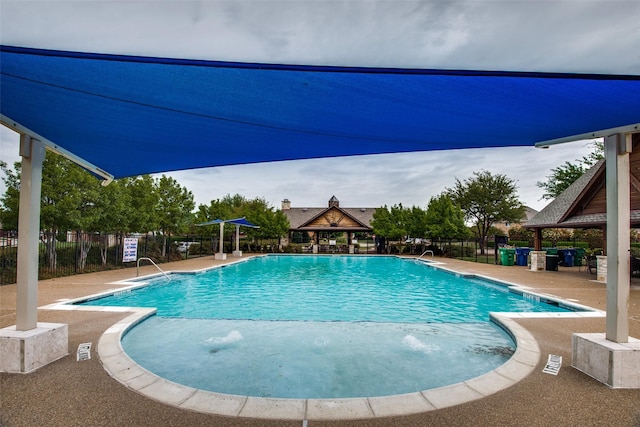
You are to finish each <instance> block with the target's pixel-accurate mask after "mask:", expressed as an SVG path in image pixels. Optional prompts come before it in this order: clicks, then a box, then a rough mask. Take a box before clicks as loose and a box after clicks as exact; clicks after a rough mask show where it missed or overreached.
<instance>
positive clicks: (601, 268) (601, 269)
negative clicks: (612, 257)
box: [596, 255, 607, 283]
mask: <svg viewBox="0 0 640 427" xmlns="http://www.w3.org/2000/svg"><path fill="white" fill-rule="evenodd" d="M596 259H597V262H598V264H597V265H598V266H597V274H596V280H597V281H598V282H603V283H607V256H606V255H598V256H597V257H596Z"/></svg>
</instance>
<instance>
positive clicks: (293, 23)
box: [0, 0, 640, 210]
mask: <svg viewBox="0 0 640 427" xmlns="http://www.w3.org/2000/svg"><path fill="white" fill-rule="evenodd" d="M638 16H640V2H637V1H596V0H582V1H579V0H571V1H558V0H556V1H542V0H539V1H526V0H518V1H487V0H475V1H466V2H457V1H402V0H396V1H364V0H361V1H337V0H336V1H268V0H265V1H201V2H195V1H159V2H158V1H156V2H152V1H127V2H125V1H100V0H85V1H56V0H52V1H30V0H26V1H22V0H21V1H13V0H2V1H0V43H2V44H6V45H15V46H25V47H35V48H45V49H61V50H72V51H84V52H99V53H115V54H127V55H143V56H159V57H173V58H190V59H208V60H221V61H243V62H266V63H288V64H305V65H342V66H373V67H376V66H377V67H396V68H403V67H407V68H444V69H470V70H506V71H555V72H580V73H610V74H640V49H638V46H640V19H638ZM589 142H590V141H578V142H572V143H567V144H561V145H557V146H552V147H551V148H549V149H546V150H543V149H537V148H534V147H507V148H483V149H466V150H446V149H443V150H441V151H431V152H417V153H402V154H382V155H371V156H355V157H342V158H328V159H314V160H298V161H285V162H273V163H262V164H251V165H239V166H225V167H217V168H207V169H197V170H189V171H179V172H171V173H167V175H169V176H172V177H174V178H175V179H176V180H177V181H178V182H179V183H180V184H181V185H182V186H184V187H186V188H187V189H189V190H190V191H192V192H193V194H194V197H195V201H196V204H197V205H199V204H208V203H209V202H210V201H211V200H214V199H219V198H222V197H224V196H225V195H227V194H241V195H243V196H245V197H247V198H254V197H261V198H264V199H265V200H267V202H269V203H270V204H271V205H272V206H274V207H276V208H279V207H280V204H281V201H282V200H283V199H289V200H290V201H291V205H292V207H320V206H326V205H327V201H328V200H329V198H330V197H331V196H333V195H335V196H336V197H337V198H338V199H339V200H340V202H341V206H344V207H378V206H382V205H385V204H386V205H393V204H397V203H402V204H403V205H405V206H412V205H416V206H421V207H426V205H427V203H428V202H429V199H430V198H431V197H434V196H436V195H438V194H440V193H441V192H442V191H444V190H445V189H446V188H450V187H452V186H453V185H455V182H456V179H459V180H461V181H463V180H465V179H467V178H470V177H471V176H472V175H473V173H474V172H479V171H481V170H487V171H489V172H491V173H493V174H504V175H506V176H507V177H509V178H511V179H513V180H515V181H516V185H517V187H518V195H519V198H520V200H521V201H522V202H523V203H524V204H525V205H527V206H530V207H532V208H534V209H536V210H540V209H542V208H543V207H544V206H545V205H546V204H547V203H548V202H547V201H545V200H542V194H543V190H542V189H540V188H539V187H538V186H537V185H536V183H537V182H539V181H545V180H546V177H547V176H548V175H549V174H550V173H551V169H552V168H555V167H557V166H559V165H561V164H563V163H564V162H565V161H570V162H574V161H575V160H576V159H580V158H582V157H583V156H585V155H586V154H588V153H589V152H590V151H591V150H592V147H591V146H590V144H589ZM443 148H446V147H443ZM0 160H1V161H5V162H7V163H9V164H12V163H13V162H14V161H16V160H18V137H17V135H16V134H15V133H13V132H12V131H10V130H8V129H7V128H5V127H0ZM0 191H2V192H4V186H3V184H2V183H0Z"/></svg>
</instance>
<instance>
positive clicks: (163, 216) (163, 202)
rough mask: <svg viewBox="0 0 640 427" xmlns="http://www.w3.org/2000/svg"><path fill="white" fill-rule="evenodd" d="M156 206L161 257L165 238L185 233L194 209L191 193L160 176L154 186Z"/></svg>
mask: <svg viewBox="0 0 640 427" xmlns="http://www.w3.org/2000/svg"><path fill="white" fill-rule="evenodd" d="M156 192H157V194H158V204H157V206H156V211H155V212H156V218H157V221H158V226H159V227H160V230H161V231H162V236H163V240H164V244H163V246H162V255H163V256H164V255H166V252H165V248H166V246H167V244H166V243H167V238H168V237H170V236H171V235H172V234H175V233H178V232H182V231H185V230H186V229H187V228H188V227H189V225H191V224H192V223H193V214H192V211H193V209H194V208H195V202H194V199H193V193H191V191H189V190H187V189H186V188H185V187H182V186H181V185H180V184H179V183H178V181H176V180H175V179H174V178H172V177H168V176H165V175H162V176H161V177H160V179H159V180H158V181H157V184H156Z"/></svg>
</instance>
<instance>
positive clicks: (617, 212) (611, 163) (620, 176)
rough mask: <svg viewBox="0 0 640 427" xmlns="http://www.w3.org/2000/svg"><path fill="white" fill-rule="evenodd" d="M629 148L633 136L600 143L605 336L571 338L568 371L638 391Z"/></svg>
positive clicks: (639, 348) (639, 342) (639, 354)
mask: <svg viewBox="0 0 640 427" xmlns="http://www.w3.org/2000/svg"><path fill="white" fill-rule="evenodd" d="M631 149H632V144H631V135H622V134H616V135H611V136H607V137H606V138H605V140H604V151H605V158H606V160H605V161H606V169H607V171H606V181H607V184H606V185H607V187H606V189H607V230H606V231H607V254H606V263H607V326H606V328H607V330H606V333H604V334H603V333H586V334H573V336H572V338H571V348H572V351H571V366H573V367H574V368H576V369H578V370H580V371H582V372H584V373H586V374H587V375H589V376H591V377H593V378H595V379H596V380H598V381H600V382H603V383H605V384H607V385H608V386H609V387H613V388H638V389H640V340H639V339H636V338H630V337H629V285H630V281H631V280H630V271H629V270H630V266H629V264H630V260H629V258H630V244H629V234H630V232H629V229H630V216H631V211H630V200H629V194H630V189H629V153H630V152H631ZM603 258H604V257H603ZM600 261H601V260H600V259H599V260H598V270H600V267H601V266H600ZM598 275H600V271H598Z"/></svg>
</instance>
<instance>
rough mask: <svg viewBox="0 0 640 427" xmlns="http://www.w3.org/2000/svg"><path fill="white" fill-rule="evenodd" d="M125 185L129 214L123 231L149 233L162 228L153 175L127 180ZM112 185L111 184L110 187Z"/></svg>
mask: <svg viewBox="0 0 640 427" xmlns="http://www.w3.org/2000/svg"><path fill="white" fill-rule="evenodd" d="M122 181H123V185H124V187H125V188H126V193H127V194H128V196H126V198H127V199H128V202H129V203H130V204H129V212H128V214H127V215H128V221H127V227H126V229H123V230H122V231H128V232H138V233H147V232H149V231H157V230H158V229H159V228H160V225H159V220H158V217H157V215H156V213H157V210H156V206H158V203H159V202H160V200H159V196H158V192H157V191H156V183H155V182H154V180H153V178H152V177H151V175H142V176H137V177H135V178H125V179H124V180H122ZM110 185H111V184H109V186H110Z"/></svg>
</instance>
